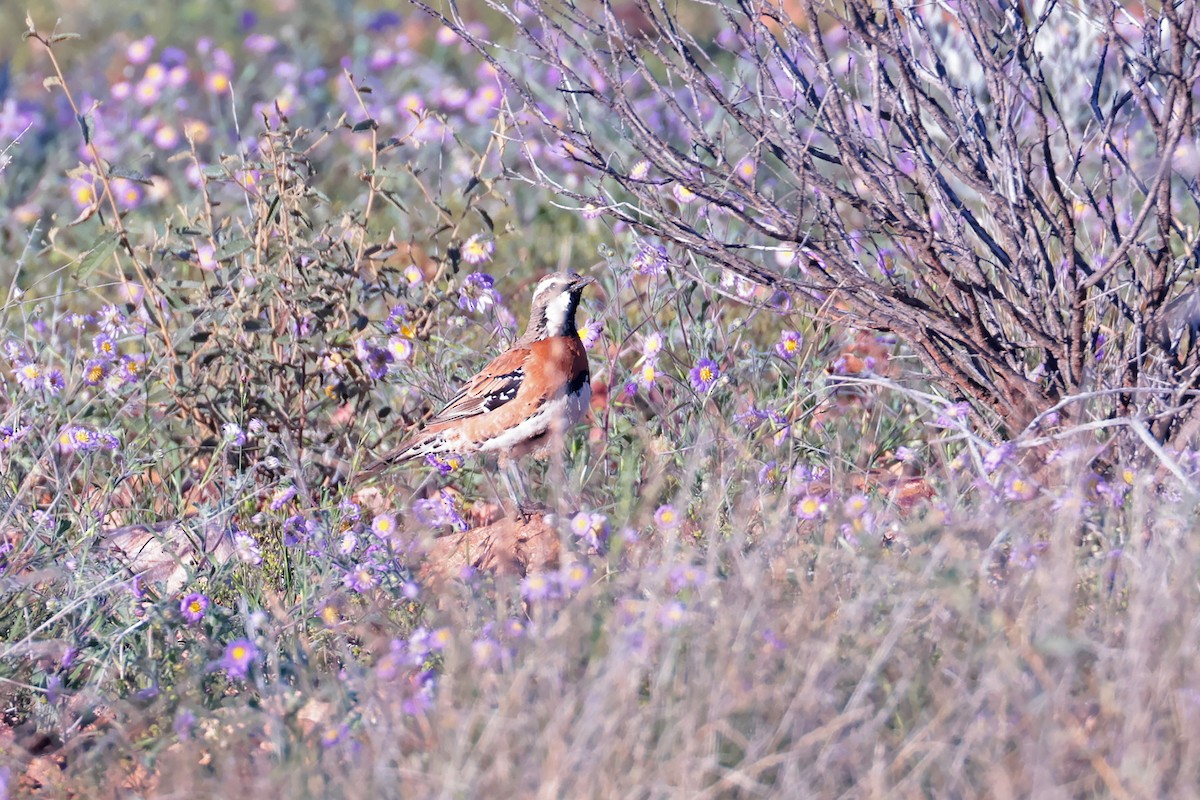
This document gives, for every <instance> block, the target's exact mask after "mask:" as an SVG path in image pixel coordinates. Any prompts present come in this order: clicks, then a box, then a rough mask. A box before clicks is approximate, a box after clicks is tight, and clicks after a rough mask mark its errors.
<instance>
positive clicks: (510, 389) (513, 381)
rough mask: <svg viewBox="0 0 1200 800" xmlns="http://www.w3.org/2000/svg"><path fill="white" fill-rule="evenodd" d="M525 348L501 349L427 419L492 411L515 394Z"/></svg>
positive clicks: (522, 372)
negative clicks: (499, 352)
mask: <svg viewBox="0 0 1200 800" xmlns="http://www.w3.org/2000/svg"><path fill="white" fill-rule="evenodd" d="M528 357H529V350H528V349H526V348H522V349H519V350H509V351H507V352H505V353H501V354H500V355H499V356H498V357H497V358H496V359H495V360H494V361H492V363H490V364H488V365H487V366H486V367H484V368H483V369H482V370H480V372H479V374H478V375H476V376H475V377H474V378H472V379H471V380H470V381H468V382H467V385H466V386H464V387H463V388H462V390H461V391H460V392H459V393H458V394H456V395H455V396H454V398H453V399H452V400H451V401H450V402H449V403H447V404H446V407H445V408H443V409H442V410H441V411H439V412H438V413H437V414H436V415H435V416H434V418H433V419H432V420H431V422H434V423H437V422H448V421H450V420H455V419H462V418H463V417H473V416H475V415H477V414H486V413H487V412H489V411H493V410H495V409H497V408H499V407H500V406H502V405H504V404H505V403H507V402H509V401H511V400H512V399H513V398H514V397H516V396H517V391H518V390H519V389H520V388H521V383H522V381H524V380H525V359H526V358H528Z"/></svg>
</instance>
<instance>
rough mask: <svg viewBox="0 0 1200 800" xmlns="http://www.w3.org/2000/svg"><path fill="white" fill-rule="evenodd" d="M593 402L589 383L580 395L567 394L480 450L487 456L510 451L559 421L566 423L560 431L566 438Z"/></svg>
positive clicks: (486, 443) (482, 446)
mask: <svg viewBox="0 0 1200 800" xmlns="http://www.w3.org/2000/svg"><path fill="white" fill-rule="evenodd" d="M591 401H592V387H591V385H590V384H587V383H585V384H584V385H583V388H582V389H581V390H580V391H579V393H578V394H567V395H563V396H562V397H556V398H554V399H552V400H548V401H546V403H545V404H544V405H543V406H542V407H541V408H539V409H538V411H537V413H536V414H534V415H533V416H532V417H530V418H529V419H526V420H524V421H523V422H522V423H521V424H520V425H517V426H516V427H515V428H509V429H508V430H506V431H505V432H504V433H502V434H500V435H499V436H497V437H495V438H493V439H488V440H487V441H486V442H484V443H483V444H482V445H480V447H479V449H480V451H482V452H485V453H486V452H489V451H491V450H508V449H509V448H512V447H516V446H517V445H519V444H522V443H523V442H526V441H528V440H529V439H533V438H535V437H537V436H541V435H542V434H543V433H545V432H546V431H547V430H549V429H550V426H551V425H552V424H555V423H556V421H558V420H562V422H563V423H565V424H564V427H563V429H562V431H560V433H562V434H563V435H564V436H565V435H566V433H567V431H569V430H570V429H571V428H573V427H574V426H575V423H577V422H579V420H581V419H583V415H584V414H585V413H586V412H587V408H588V404H589V403H590V402H591Z"/></svg>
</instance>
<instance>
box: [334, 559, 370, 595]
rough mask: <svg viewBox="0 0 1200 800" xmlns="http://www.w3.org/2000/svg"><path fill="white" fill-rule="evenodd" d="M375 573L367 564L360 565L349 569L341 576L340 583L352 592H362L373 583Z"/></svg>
mask: <svg viewBox="0 0 1200 800" xmlns="http://www.w3.org/2000/svg"><path fill="white" fill-rule="evenodd" d="M375 581H376V578H375V573H374V572H373V571H372V570H371V568H370V567H369V566H366V565H362V566H359V567H355V568H354V569H352V570H350V571H349V572H347V573H346V574H345V576H343V577H342V585H343V586H345V587H346V588H347V589H349V590H350V591H352V592H358V593H359V594H362V593H363V592H365V591H367V590H368V589H370V588H371V587H373V586H374V585H375Z"/></svg>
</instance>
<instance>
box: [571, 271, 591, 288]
mask: <svg viewBox="0 0 1200 800" xmlns="http://www.w3.org/2000/svg"><path fill="white" fill-rule="evenodd" d="M595 282H596V279H595V278H592V277H590V276H587V275H579V276H577V277H576V278H575V280H574V281H573V282H572V283H571V291H575V290H576V289H582V288H583V287H585V286H587V285H588V284H589V283H595Z"/></svg>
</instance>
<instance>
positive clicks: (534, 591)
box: [521, 572, 554, 601]
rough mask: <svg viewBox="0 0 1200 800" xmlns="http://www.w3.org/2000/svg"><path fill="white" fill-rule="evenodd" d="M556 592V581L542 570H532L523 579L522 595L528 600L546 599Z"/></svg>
mask: <svg viewBox="0 0 1200 800" xmlns="http://www.w3.org/2000/svg"><path fill="white" fill-rule="evenodd" d="M552 594H554V582H553V581H551V580H550V576H548V575H546V574H544V573H541V572H531V573H530V574H528V575H526V576H525V579H524V580H523V581H521V597H523V598H525V599H526V600H530V601H534V600H545V599H546V598H547V597H550V596H551V595H552Z"/></svg>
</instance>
